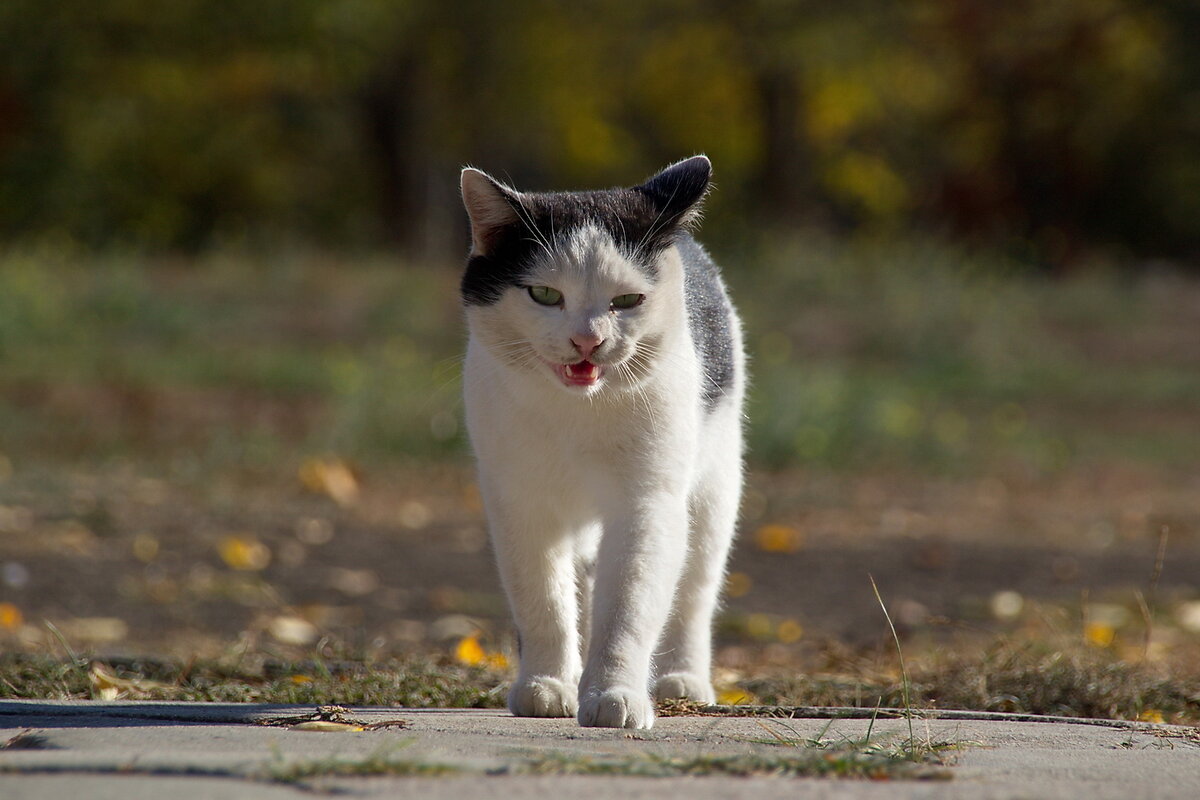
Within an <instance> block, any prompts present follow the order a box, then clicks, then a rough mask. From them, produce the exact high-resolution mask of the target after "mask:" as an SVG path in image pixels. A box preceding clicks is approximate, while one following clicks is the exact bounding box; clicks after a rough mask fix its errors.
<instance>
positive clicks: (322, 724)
mask: <svg viewBox="0 0 1200 800" xmlns="http://www.w3.org/2000/svg"><path fill="white" fill-rule="evenodd" d="M292 730H294V731H321V732H325V733H350V732H353V731H361V730H365V728H363V726H362V725H354V724H351V723H349V722H328V721H326V720H323V719H314V720H310V721H308V722H298V723H296V724H295V725H293V726H292Z"/></svg>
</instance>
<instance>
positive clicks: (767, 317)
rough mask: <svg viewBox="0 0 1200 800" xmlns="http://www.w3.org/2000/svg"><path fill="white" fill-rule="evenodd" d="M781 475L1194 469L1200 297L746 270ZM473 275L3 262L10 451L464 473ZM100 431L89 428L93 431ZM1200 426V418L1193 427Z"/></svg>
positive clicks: (858, 260) (869, 253)
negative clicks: (307, 455)
mask: <svg viewBox="0 0 1200 800" xmlns="http://www.w3.org/2000/svg"><path fill="white" fill-rule="evenodd" d="M723 260H724V261H726V262H727V272H728V273H729V278H730V281H731V283H732V284H733V288H734V293H735V297H736V299H737V301H738V304H739V306H740V307H741V309H742V311H743V315H744V317H745V318H746V328H747V342H748V349H749V350H750V351H751V353H752V355H753V357H754V359H753V363H754V370H753V371H754V381H753V385H752V395H751V401H750V413H749V419H750V429H749V436H750V442H751V452H752V457H753V459H754V460H755V462H756V463H758V464H760V465H764V466H769V467H771V468H784V467H789V466H810V467H820V468H835V469H860V468H862V467H864V466H867V465H870V466H872V467H878V466H880V465H885V466H894V467H900V468H906V467H916V468H918V469H920V470H924V471H932V472H935V473H936V472H947V471H948V472H971V471H978V470H981V469H984V468H987V467H989V466H992V465H995V464H996V463H1000V462H1004V463H1007V462H1015V463H1020V464H1027V465H1029V466H1031V467H1033V468H1035V469H1041V470H1049V471H1055V470H1061V469H1064V468H1066V467H1068V466H1070V465H1071V464H1073V463H1076V462H1079V461H1086V460H1088V459H1094V458H1099V457H1115V456H1120V457H1131V458H1135V459H1142V460H1150V461H1153V462H1156V463H1164V464H1179V463H1185V462H1187V463H1190V462H1193V461H1194V459H1193V454H1194V453H1195V452H1196V451H1197V448H1198V447H1200V431H1198V430H1197V427H1196V426H1195V425H1190V426H1187V425H1167V424H1163V425H1158V426H1155V425H1153V424H1149V425H1147V424H1146V420H1147V419H1152V418H1159V419H1170V418H1172V416H1174V417H1186V416H1187V415H1188V413H1189V411H1193V412H1194V398H1195V397H1196V396H1198V395H1200V374H1198V373H1197V372H1196V370H1195V369H1194V363H1195V361H1194V359H1195V357H1196V350H1197V345H1196V344H1195V343H1194V342H1192V341H1190V340H1189V339H1188V337H1186V335H1184V333H1183V332H1185V331H1187V330H1193V329H1194V328H1195V326H1196V325H1197V324H1198V321H1197V320H1196V319H1195V318H1194V317H1195V312H1194V308H1195V307H1196V304H1195V303H1188V302H1185V301H1183V300H1184V299H1185V298H1187V297H1194V296H1196V295H1200V284H1197V283H1195V282H1194V281H1193V282H1187V281H1184V280H1183V279H1181V278H1180V279H1177V278H1173V277H1171V276H1150V277H1145V278H1142V279H1131V278H1128V277H1125V276H1121V275H1115V274H1112V273H1109V272H1105V271H1103V270H1101V271H1097V272H1094V273H1084V274H1081V275H1079V276H1078V277H1075V278H1068V279H1066V280H1065V281H1063V282H1059V283H1048V282H1047V281H1045V280H1044V279H1042V278H1039V277H1034V276H1031V275H1028V274H1024V273H1022V272H1021V270H1020V267H1019V266H1017V265H1013V264H1011V263H1005V262H1001V261H999V260H998V259H996V258H994V257H991V256H988V255H987V254H980V253H968V252H963V251H961V250H957V249H953V248H948V247H942V246H938V245H935V244H930V243H916V242H910V243H898V244H897V243H889V244H888V245H886V246H885V245H881V244H878V243H872V242H858V243H853V242H851V243H847V242H835V241H832V240H827V239H822V238H817V237H809V238H803V239H798V240H795V241H792V242H780V243H776V244H775V245H773V246H772V247H770V248H763V249H761V250H759V251H757V252H746V253H741V254H733V255H727V256H725V257H724V258H723ZM457 272H458V267H457V264H454V263H447V264H439V265H431V266H412V265H402V264H397V263H395V262H394V261H393V260H391V259H388V258H384V257H378V256H375V257H366V258H352V257H346V256H341V257H338V256H326V255H320V254H313V253H286V254H282V255H280V256H276V257H274V258H268V257H250V256H246V257H241V256H236V255H231V254H215V255H212V256H209V257H207V258H203V259H199V260H197V261H194V262H174V261H164V260H155V259H151V258H145V257H140V256H117V255H111V256H79V255H77V254H63V253H54V252H8V253H6V254H0V389H3V390H4V391H2V392H0V445H2V446H3V448H4V450H5V451H6V452H8V453H29V452H34V453H39V454H43V455H50V456H61V457H66V458H73V459H78V458H81V457H87V458H96V457H98V456H103V455H108V456H114V455H123V456H127V455H130V454H135V455H138V456H147V455H152V454H154V453H156V452H158V453H161V452H162V451H164V450H166V451H177V450H178V449H180V448H188V449H189V450H191V451H192V452H193V453H194V454H195V455H194V456H193V457H194V458H197V459H200V460H201V461H202V463H205V464H212V465H221V466H224V465H228V464H231V463H237V464H241V465H246V464H249V465H260V466H263V465H267V464H269V463H271V462H272V461H275V460H278V459H280V458H281V457H284V456H287V455H289V454H294V453H295V452H296V451H301V452H312V451H317V452H322V451H336V452H339V453H342V454H344V455H347V456H350V457H355V458H361V459H395V458H397V457H403V458H408V459H429V458H444V457H458V456H460V455H461V454H462V452H463V449H464V444H465V442H464V438H463V436H462V432H461V425H460V424H459V418H458V417H459V413H458V399H457V398H458V389H457V372H458V367H457V359H458V357H459V355H460V353H461V351H462V348H463V333H462V325H461V319H460V312H459V310H458V305H457V299H456V287H455V283H456V280H457ZM85 411H86V412H89V413H90V414H91V415H92V421H95V419H96V418H97V417H98V418H100V419H101V420H102V421H103V422H104V424H102V425H96V424H86V423H85V414H84V412H85ZM1192 416H1193V417H1194V413H1193V415H1192Z"/></svg>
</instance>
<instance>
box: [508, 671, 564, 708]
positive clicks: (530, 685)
mask: <svg viewBox="0 0 1200 800" xmlns="http://www.w3.org/2000/svg"><path fill="white" fill-rule="evenodd" d="M578 691H579V690H578V689H576V688H575V686H574V685H572V684H569V683H567V682H566V681H561V680H559V679H558V678H551V677H549V676H548V675H534V676H532V677H528V678H526V677H519V678H517V681H516V683H514V684H513V686H512V688H511V689H509V690H508V710H509V711H511V712H512V713H513V714H514V715H516V716H518V717H573V716H575V711H576V709H578V707H579V705H578V701H577V700H576V696H577V694H578Z"/></svg>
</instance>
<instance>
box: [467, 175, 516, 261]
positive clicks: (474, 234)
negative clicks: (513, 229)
mask: <svg viewBox="0 0 1200 800" xmlns="http://www.w3.org/2000/svg"><path fill="white" fill-rule="evenodd" d="M461 186H462V199H463V205H464V206H465V207H466V209H467V216H468V217H470V218H471V255H473V256H484V255H487V254H488V252H489V251H490V250H491V249H492V247H494V246H495V243H496V240H497V238H498V236H499V234H500V233H501V232H502V231H503V230H504V229H505V228H507V227H509V226H510V225H516V224H517V223H518V222H519V221H520V219H521V218H520V216H518V212H517V208H518V207H519V206H520V204H521V193H520V192H518V191H517V190H515V189H510V188H509V187H507V186H505V185H504V184H502V183H500V182H499V181H498V180H496V179H495V178H493V177H492V176H490V175H488V174H487V173H486V172H483V171H482V170H478V169H475V168H474V167H466V168H464V169H463V171H462V179H461Z"/></svg>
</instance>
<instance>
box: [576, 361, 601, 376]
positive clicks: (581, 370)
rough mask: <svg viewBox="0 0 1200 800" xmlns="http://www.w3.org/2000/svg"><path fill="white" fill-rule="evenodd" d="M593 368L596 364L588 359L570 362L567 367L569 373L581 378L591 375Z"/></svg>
mask: <svg viewBox="0 0 1200 800" xmlns="http://www.w3.org/2000/svg"><path fill="white" fill-rule="evenodd" d="M595 368H596V365H595V364H593V363H592V362H590V361H580V362H579V363H577V364H571V365H570V367H569V369H570V370H571V374H572V375H574V376H576V377H579V378H583V377H586V376H588V375H591V374H592V370H593V369H595Z"/></svg>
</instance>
